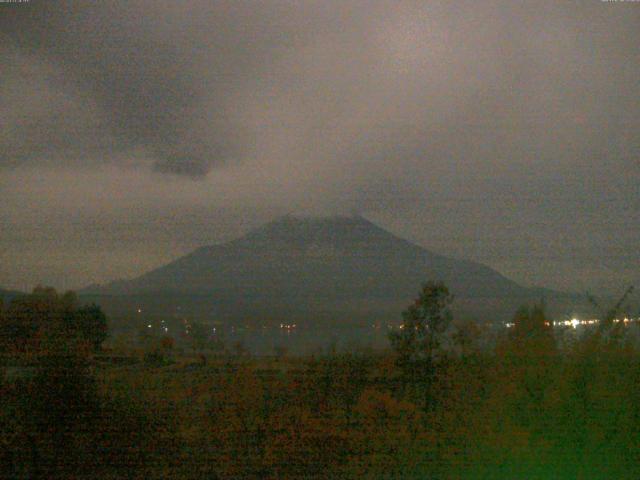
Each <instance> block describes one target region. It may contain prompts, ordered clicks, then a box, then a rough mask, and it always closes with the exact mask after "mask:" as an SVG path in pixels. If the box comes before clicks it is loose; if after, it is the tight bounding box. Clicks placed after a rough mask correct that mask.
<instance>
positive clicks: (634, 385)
mask: <svg viewBox="0 0 640 480" xmlns="http://www.w3.org/2000/svg"><path fill="white" fill-rule="evenodd" d="M451 300H452V299H451V297H450V296H449V294H448V291H447V289H446V287H444V286H443V285H439V284H427V285H425V287H424V288H423V290H422V291H421V294H420V296H419V298H418V299H417V300H416V302H415V304H413V305H411V306H410V307H409V308H408V309H407V311H406V312H405V313H404V324H403V328H402V329H399V330H398V331H396V332H394V333H393V334H392V335H391V338H390V345H391V348H390V349H389V350H388V351H386V352H364V351H360V352H351V353H344V354H338V353H335V354H331V355H322V356H315V357H303V358H291V357H287V356H286V355H280V356H278V357H277V358H252V357H250V356H249V355H247V354H246V353H243V352H240V351H239V352H237V353H236V354H225V355H217V356H215V357H213V356H209V357H207V356H205V355H200V356H199V357H195V356H194V357H193V358H186V357H177V356H176V355H175V354H172V353H171V350H172V345H171V342H170V341H169V340H167V339H165V340H164V341H163V342H162V343H161V344H158V345H156V346H154V347H153V348H151V349H150V350H149V351H147V354H146V355H143V356H142V357H141V358H140V362H139V363H134V364H131V365H114V364H109V363H103V362H99V361H97V360H98V359H99V358H100V353H99V350H100V343H101V341H102V340H103V339H104V337H103V336H102V334H99V335H95V334H94V333H93V332H95V331H98V332H100V331H101V325H103V318H102V316H101V312H99V309H97V310H96V309H95V308H93V307H92V308H93V309H89V308H87V307H84V308H81V307H78V305H77V302H76V300H75V299H74V297H73V296H72V295H64V296H60V295H58V294H56V293H55V292H54V291H51V290H43V289H40V290H37V291H35V292H34V294H32V295H30V296H28V297H23V298H21V299H18V300H15V301H14V303H12V304H11V305H9V306H8V308H5V309H4V310H2V311H3V316H2V318H1V319H0V334H1V335H2V336H1V342H2V351H3V357H2V358H3V362H4V368H3V370H4V375H3V378H2V383H0V472H2V475H4V476H5V478H185V479H192V478H203V479H205V478H206V479H211V478H362V477H365V478H421V479H423V478H434V479H448V478H452V479H453V478H456V479H458V478H470V479H477V478H507V479H508V478H514V479H519V478H527V479H535V478H541V479H542V478H544V479H549V478H558V479H564V478H572V479H574V478H576V479H579V478H582V479H599V478H616V479H626V478H629V479H631V478H637V474H638V471H640V436H639V435H638V431H640V403H639V402H638V400H639V399H640V354H639V353H640V352H639V351H638V348H637V344H636V342H635V340H634V338H635V337H634V334H637V331H635V330H634V329H637V327H625V326H624V325H622V324H620V323H618V324H615V323H613V322H609V321H607V319H606V318H605V319H604V321H603V322H601V325H600V326H599V327H598V328H597V329H593V330H591V331H589V332H587V333H586V334H585V335H583V336H582V337H580V338H573V337H567V336H563V335H561V333H562V332H558V331H556V332H554V331H553V330H552V328H551V327H550V326H549V325H548V322H547V319H546V318H545V316H544V312H543V309H542V308H540V307H534V308H531V309H527V308H523V309H522V310H520V311H519V312H517V314H516V315H515V318H514V323H515V326H514V327H513V328H512V329H509V330H508V331H507V330H505V332H504V334H503V335H502V336H501V337H500V338H499V339H498V340H497V342H495V344H494V346H493V347H491V348H490V349H489V348H486V347H483V346H482V345H483V342H482V330H481V329H480V328H479V327H478V326H475V325H473V324H465V325H455V324H453V323H452V319H451V315H450V313H449V310H448V306H449V304H450V303H451ZM614 313H615V312H614ZM614 313H612V314H614ZM611 318H612V317H611ZM25 325H28V327H29V328H19V327H21V326H22V327H24V326H25ZM572 338H573V339H572Z"/></svg>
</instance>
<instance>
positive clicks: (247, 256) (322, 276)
mask: <svg viewBox="0 0 640 480" xmlns="http://www.w3.org/2000/svg"><path fill="white" fill-rule="evenodd" d="M427 280H442V281H444V282H445V283H446V284H447V285H448V286H449V288H450V289H451V291H452V292H453V293H454V295H456V297H457V298H459V300H460V301H459V302H458V303H459V304H460V305H463V306H464V305H465V304H469V302H470V300H473V301H472V302H471V303H478V304H485V305H495V304H496V303H499V301H500V299H511V300H514V299H516V300H517V302H522V301H523V299H527V298H532V297H536V298H537V299H539V298H540V290H530V289H527V288H525V287H523V286H521V285H519V284H517V283H515V282H513V281H511V280H509V279H507V278H506V277H504V276H503V275H501V274H500V273H498V272H497V271H495V270H493V269H491V268H490V267H487V266H485V265H482V264H479V263H476V262H472V261H468V260H458V259H453V258H449V257H445V256H443V255H439V254H436V253H434V252H431V251H429V250H427V249H425V248H422V247H420V246H418V245H415V244H413V243H411V242H409V241H407V240H404V239H402V238H399V237H397V236H395V235H393V234H392V233H390V232H388V231H386V230H384V229H382V228H380V227H378V226H377V225H375V224H373V223H371V222H370V221H368V220H366V219H365V218H363V217H360V216H335V217H294V216H285V217H280V218H278V219H276V220H274V221H272V222H270V223H268V224H266V225H263V226H262V227H259V228H257V229H255V230H253V231H251V232H249V233H248V234H246V235H244V236H243V237H241V238H238V239H236V240H233V241H230V242H227V243H223V244H219V245H212V246H206V247H202V248H199V249H197V250H195V251H193V252H192V253H190V254H188V255H186V256H184V257H182V258H179V259H177V260H175V261H173V262H171V263H169V264H168V265H165V266H163V267H160V268H158V269H156V270H152V271H150V272H148V273H146V274H144V275H142V276H140V277H138V278H134V279H132V280H121V281H117V282H113V283H111V284H109V285H106V286H102V287H95V286H92V287H90V288H87V289H86V290H84V291H83V292H81V293H83V294H85V295H92V296H105V295H107V296H110V297H114V296H123V295H126V296H137V297H145V298H156V299H161V298H162V299H164V301H166V299H167V298H175V299H179V298H183V299H184V298H185V297H192V298H200V299H201V300H202V299H207V300H206V302H205V303H206V304H207V307H204V309H205V311H208V312H209V313H211V314H212V315H218V316H226V317H228V316H232V317H233V316H236V317H238V316H243V315H244V316H251V317H255V315H256V314H258V315H259V316H263V317H273V318H276V317H278V316H280V317H281V316H282V315H283V314H284V315H293V316H297V317H299V318H310V317H312V316H316V315H319V314H324V316H329V317H335V315H347V314H348V315H352V314H354V313H357V312H360V313H362V312H365V311H366V312H368V313H367V315H368V314H370V313H371V312H375V311H379V312H395V313H396V315H397V313H398V311H400V310H401V309H402V308H403V307H404V306H406V304H407V302H409V301H411V300H412V299H413V298H414V297H415V295H416V293H417V292H418V290H419V288H420V285H421V284H422V283H424V282H425V281H427ZM552 294H553V293H552ZM176 301H178V300H176ZM517 302H516V303H517ZM503 303H504V302H503ZM268 312H269V313H268Z"/></svg>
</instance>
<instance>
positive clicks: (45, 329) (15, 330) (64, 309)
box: [0, 286, 107, 351]
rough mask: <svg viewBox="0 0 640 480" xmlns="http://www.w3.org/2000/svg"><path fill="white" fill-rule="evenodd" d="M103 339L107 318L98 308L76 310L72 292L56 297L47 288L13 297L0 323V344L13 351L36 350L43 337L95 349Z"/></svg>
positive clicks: (89, 307)
mask: <svg viewBox="0 0 640 480" xmlns="http://www.w3.org/2000/svg"><path fill="white" fill-rule="evenodd" d="M106 336H107V318H106V316H105V314H104V313H103V312H102V310H101V309H100V307H98V306H97V305H89V306H86V307H79V306H78V297H77V295H76V294H75V293H73V292H66V293H64V294H58V293H57V292H56V291H55V290H54V289H53V288H50V287H40V286H38V287H36V288H35V289H34V290H33V292H32V293H31V294H30V295H24V296H21V297H17V298H14V299H13V301H12V302H11V304H10V305H9V308H8V309H7V312H6V314H5V315H4V316H3V318H2V319H1V321H0V343H1V344H2V345H3V346H4V347H5V348H6V349H9V350H14V351H25V350H34V351H38V350H40V349H41V343H42V341H43V340H44V339H46V338H48V339H49V340H52V339H54V338H58V340H59V341H60V342H62V343H64V342H65V341H67V340H69V339H71V338H75V339H78V340H82V341H86V342H88V343H89V344H90V345H91V346H92V347H93V348H94V349H96V350H97V349H99V348H100V345H101V344H102V342H103V341H104V339H105V338H106Z"/></svg>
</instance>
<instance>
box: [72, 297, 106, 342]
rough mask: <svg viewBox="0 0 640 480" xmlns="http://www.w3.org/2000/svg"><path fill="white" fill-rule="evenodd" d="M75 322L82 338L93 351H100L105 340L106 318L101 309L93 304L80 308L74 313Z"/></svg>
mask: <svg viewBox="0 0 640 480" xmlns="http://www.w3.org/2000/svg"><path fill="white" fill-rule="evenodd" d="M76 322H77V328H78V329H79V331H80V333H81V335H82V337H83V338H84V339H86V340H88V341H89V342H90V343H91V345H92V346H93V348H94V350H100V348H101V346H102V342H104V341H105V339H106V338H107V316H106V315H105V314H104V312H103V311H102V309H101V308H100V307H99V306H97V305H95V304H91V305H88V306H86V307H81V308H79V309H78V310H77V311H76Z"/></svg>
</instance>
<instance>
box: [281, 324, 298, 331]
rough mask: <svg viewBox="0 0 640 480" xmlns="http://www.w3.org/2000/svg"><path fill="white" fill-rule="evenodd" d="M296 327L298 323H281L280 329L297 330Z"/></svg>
mask: <svg viewBox="0 0 640 480" xmlns="http://www.w3.org/2000/svg"><path fill="white" fill-rule="evenodd" d="M295 328H296V324H295V323H281V324H280V330H287V331H291V330H295Z"/></svg>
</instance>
